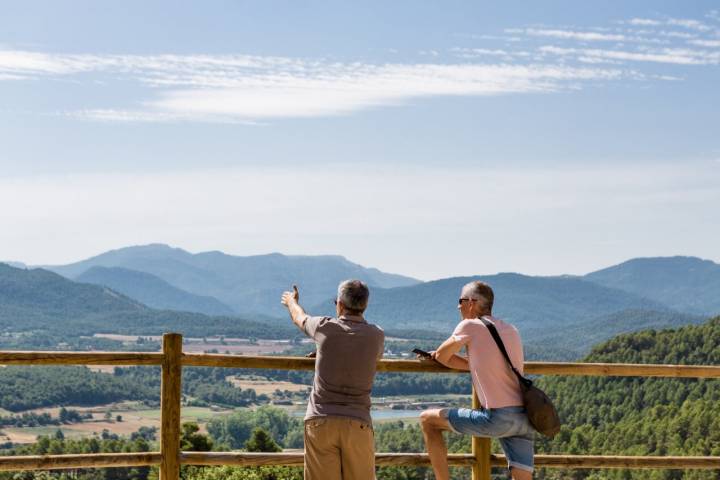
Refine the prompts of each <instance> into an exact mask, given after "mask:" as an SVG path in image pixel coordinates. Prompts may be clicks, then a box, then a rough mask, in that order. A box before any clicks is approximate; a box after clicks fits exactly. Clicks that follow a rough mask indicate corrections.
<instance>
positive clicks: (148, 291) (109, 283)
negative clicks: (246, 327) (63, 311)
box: [75, 267, 235, 315]
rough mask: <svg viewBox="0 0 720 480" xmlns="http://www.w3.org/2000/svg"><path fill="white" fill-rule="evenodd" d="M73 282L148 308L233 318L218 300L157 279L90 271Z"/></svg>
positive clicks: (113, 271)
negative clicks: (102, 288)
mask: <svg viewBox="0 0 720 480" xmlns="http://www.w3.org/2000/svg"><path fill="white" fill-rule="evenodd" d="M75 281H76V282H80V283H92V284H95V285H104V286H106V287H109V288H111V289H113V290H115V291H116V292H119V293H122V294H123V295H127V296H128V297H130V298H133V299H135V300H138V301H139V302H141V303H143V304H145V305H147V306H148V307H151V308H157V309H159V310H179V311H184V312H197V313H204V314H206V315H233V314H234V313H235V312H234V311H233V309H232V308H230V307H228V306H227V305H225V304H224V303H222V302H220V301H219V300H218V299H216V298H213V297H208V296H202V295H195V294H194V293H190V292H186V291H184V290H181V289H179V288H176V287H173V286H172V285H170V284H169V283H167V282H166V281H164V280H163V279H161V278H158V277H156V276H155V275H151V274H149V273H145V272H138V271H135V270H129V269H126V268H120V267H92V268H91V269H89V270H87V271H86V272H84V273H82V274H81V275H78V276H77V277H75Z"/></svg>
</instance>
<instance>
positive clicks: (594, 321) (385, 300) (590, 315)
mask: <svg viewBox="0 0 720 480" xmlns="http://www.w3.org/2000/svg"><path fill="white" fill-rule="evenodd" d="M472 280H482V281H485V282H487V283H489V284H490V285H491V286H492V287H493V289H494V291H495V308H494V309H493V312H494V314H495V315H496V316H498V317H500V318H503V319H505V320H508V321H510V322H511V323H513V324H515V325H516V326H517V327H518V328H519V330H520V333H521V335H522V337H523V340H524V342H525V344H526V345H527V346H528V347H529V348H530V350H531V351H534V352H546V353H547V354H546V355H544V357H543V358H546V359H547V358H556V359H557V354H558V352H562V355H563V358H564V359H568V358H573V357H574V358H579V357H580V356H582V355H584V354H586V353H587V352H588V351H589V349H590V347H591V346H592V345H593V344H595V343H597V342H599V341H603V340H606V339H608V338H611V337H612V336H614V335H616V334H618V333H624V332H632V331H636V330H640V329H643V328H665V327H676V326H680V325H685V324H688V323H699V322H702V321H703V320H704V319H705V317H703V316H694V315H685V314H682V313H679V312H676V311H673V310H672V309H670V308H669V307H667V306H665V305H663V304H662V303H660V302H657V301H655V300H650V299H647V298H644V297H641V296H639V295H636V294H634V293H629V292H626V291H623V290H619V289H616V288H609V287H605V286H602V285H598V284H595V283H593V282H589V281H587V280H584V279H583V278H579V277H572V276H562V277H531V276H527V275H520V274H517V273H501V274H497V275H488V276H477V277H453V278H447V279H443V280H436V281H432V282H426V283H422V284H419V285H414V286H409V287H400V288H392V289H374V290H372V291H371V294H370V306H369V308H368V311H367V315H366V316H367V318H368V320H370V321H372V322H375V323H378V324H379V325H381V326H382V327H384V328H386V329H388V330H390V331H392V330H396V329H425V330H432V331H435V332H438V334H439V335H440V336H445V337H447V336H449V335H450V333H451V332H452V330H453V329H454V327H455V325H456V324H457V323H458V322H459V314H458V310H457V299H458V296H459V294H460V290H461V289H462V287H463V285H465V284H466V283H468V282H470V281H472ZM309 310H310V311H311V312H312V313H320V314H330V313H331V312H332V305H330V304H329V302H323V303H322V304H319V305H316V306H315V307H314V308H310V309H309Z"/></svg>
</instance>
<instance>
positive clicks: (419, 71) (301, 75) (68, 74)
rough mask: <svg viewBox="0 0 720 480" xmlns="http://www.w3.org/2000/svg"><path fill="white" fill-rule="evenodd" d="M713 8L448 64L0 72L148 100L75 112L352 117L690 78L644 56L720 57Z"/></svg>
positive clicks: (546, 34) (115, 116)
mask: <svg viewBox="0 0 720 480" xmlns="http://www.w3.org/2000/svg"><path fill="white" fill-rule="evenodd" d="M716 16H717V15H716V13H712V12H711V14H708V16H707V17H706V18H708V19H710V20H708V21H700V20H695V19H682V18H669V17H661V18H633V19H630V20H625V21H620V22H616V23H615V24H614V25H613V26H611V27H585V28H576V27H562V28H559V27H546V26H533V27H526V28H508V29H504V32H505V33H506V34H507V35H505V36H503V35H500V36H494V35H491V34H483V35H466V36H464V37H463V38H466V40H468V41H472V42H482V44H481V45H474V46H463V47H456V48H452V49H450V51H449V54H450V56H451V57H452V60H451V61H450V62H447V61H443V60H445V59H446V58H443V55H441V53H440V52H439V51H438V50H424V51H422V52H420V55H421V56H423V57H425V58H426V59H427V60H428V61H423V62H409V63H402V62H394V63H383V64H380V63H369V62H357V61H346V62H338V61H331V60H327V59H323V58H316V59H311V58H290V57H279V56H257V55H242V54H236V55H210V54H208V55H179V54H165V55H110V54H62V53H48V52H37V51H24V50H12V49H7V48H5V49H0V81H25V80H28V79H43V78H63V79H71V80H72V81H74V82H89V83H92V84H93V85H96V86H99V85H105V86H108V88H110V87H109V86H110V85H114V83H116V82H133V83H135V84H136V85H137V84H140V85H141V86H142V87H144V88H143V89H142V97H138V98H136V99H135V100H133V101H131V102H130V103H128V104H127V105H121V106H118V105H116V104H114V105H112V106H108V105H97V106H96V107H95V108H92V107H90V108H88V107H87V106H85V107H83V108H78V109H74V110H70V111H63V112H60V113H59V114H60V115H66V116H69V117H73V118H82V119H91V120H96V121H106V122H108V121H113V122H152V123H158V122H192V121H200V122H224V123H253V124H254V123H256V122H258V121H262V122H265V121H267V119H273V118H300V117H318V116H331V115H346V114H350V113H353V112H358V111H362V110H366V109H370V108H378V107H386V106H398V105H404V104H407V103H409V102H411V101H413V100H414V99H420V98H427V97H439V96H484V95H507V94H528V93H549V92H558V91H562V90H567V89H577V88H583V87H584V86H586V85H587V84H589V83H592V84H597V83H598V80H601V81H618V80H622V79H635V80H637V79H639V78H641V79H647V80H669V79H673V80H677V79H678V78H682V77H681V76H678V75H677V73H678V72H676V71H673V72H658V71H649V72H645V73H643V72H641V71H639V69H642V68H644V67H642V66H638V64H642V63H645V64H648V63H652V64H667V65H684V66H702V65H718V64H719V63H720V27H718V26H714V25H710V24H709V23H708V22H710V21H712V20H714V19H715V17H716ZM508 35H510V36H508ZM498 41H503V42H504V44H501V45H498V44H497V42H498ZM540 42H542V43H540ZM489 44H494V45H493V46H489ZM590 44H592V45H593V47H596V46H597V47H602V48H590V46H589V45H590ZM445 53H448V52H445ZM628 65H631V66H628Z"/></svg>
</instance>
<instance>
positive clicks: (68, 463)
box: [0, 452, 161, 471]
mask: <svg viewBox="0 0 720 480" xmlns="http://www.w3.org/2000/svg"><path fill="white" fill-rule="evenodd" d="M160 457H161V456H160V452H139V453H88V454H81V455H79V454H74V455H27V456H19V457H0V471H7V470H59V469H68V468H72V469H76V468H99V467H147V466H151V465H159V464H160Z"/></svg>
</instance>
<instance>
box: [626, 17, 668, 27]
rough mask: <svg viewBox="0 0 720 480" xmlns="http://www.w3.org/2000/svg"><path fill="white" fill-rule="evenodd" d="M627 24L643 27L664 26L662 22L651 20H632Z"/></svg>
mask: <svg viewBox="0 0 720 480" xmlns="http://www.w3.org/2000/svg"><path fill="white" fill-rule="evenodd" d="M627 23H629V24H630V25H643V26H649V27H650V26H652V27H654V26H658V25H662V22H660V21H658V20H652V19H650V18H633V19H631V20H628V22H627Z"/></svg>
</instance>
